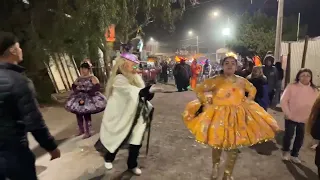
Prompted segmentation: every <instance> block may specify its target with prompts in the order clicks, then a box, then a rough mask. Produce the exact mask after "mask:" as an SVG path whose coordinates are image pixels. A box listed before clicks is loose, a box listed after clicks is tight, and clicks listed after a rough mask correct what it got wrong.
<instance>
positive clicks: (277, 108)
mask: <svg viewBox="0 0 320 180" xmlns="http://www.w3.org/2000/svg"><path fill="white" fill-rule="evenodd" d="M272 109H273V110H275V111H277V112H282V109H281V107H274V108H272Z"/></svg>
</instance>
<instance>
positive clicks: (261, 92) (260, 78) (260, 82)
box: [247, 66, 269, 110]
mask: <svg viewBox="0 0 320 180" xmlns="http://www.w3.org/2000/svg"><path fill="white" fill-rule="evenodd" d="M247 79H248V80H249V81H250V82H251V83H252V84H253V85H254V87H255V88H256V89H257V93H256V97H255V99H254V101H255V102H256V103H258V104H259V105H260V106H261V107H263V108H264V109H265V110H267V108H268V106H269V96H268V81H267V78H266V77H265V76H264V75H263V70H262V67H261V66H255V67H254V68H253V69H252V73H251V74H250V75H249V76H248V77H247Z"/></svg>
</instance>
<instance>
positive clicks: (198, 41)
mask: <svg viewBox="0 0 320 180" xmlns="http://www.w3.org/2000/svg"><path fill="white" fill-rule="evenodd" d="M198 53H200V52H199V36H197V54H198Z"/></svg>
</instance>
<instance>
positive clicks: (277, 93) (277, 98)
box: [274, 62, 284, 104]
mask: <svg viewBox="0 0 320 180" xmlns="http://www.w3.org/2000/svg"><path fill="white" fill-rule="evenodd" d="M274 66H275V67H276V69H277V72H278V81H277V83H276V89H275V95H274V99H275V104H278V103H279V102H280V96H281V89H282V81H283V78H284V70H283V69H282V63H281V62H276V63H275V65H274Z"/></svg>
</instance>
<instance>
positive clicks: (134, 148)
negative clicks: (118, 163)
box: [104, 144, 141, 169]
mask: <svg viewBox="0 0 320 180" xmlns="http://www.w3.org/2000/svg"><path fill="white" fill-rule="evenodd" d="M140 148H141V145H132V144H130V145H129V156H128V160H127V165H128V169H133V168H136V167H137V166H138V156H139V152H140ZM118 151H119V148H118V149H117V150H116V151H115V152H114V153H110V152H107V153H106V154H105V155H104V160H105V162H113V161H114V159H115V158H116V155H117V153H118Z"/></svg>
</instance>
